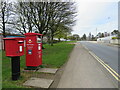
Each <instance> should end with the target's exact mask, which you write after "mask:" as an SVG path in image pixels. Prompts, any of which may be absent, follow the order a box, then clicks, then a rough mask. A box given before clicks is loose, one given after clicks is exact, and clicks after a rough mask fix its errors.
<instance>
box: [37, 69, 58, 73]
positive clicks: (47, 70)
mask: <svg viewBox="0 0 120 90" xmlns="http://www.w3.org/2000/svg"><path fill="white" fill-rule="evenodd" d="M57 70H58V69H57V68H55V69H54V68H40V69H39V70H38V71H37V72H43V73H52V74H55V73H56V71H57Z"/></svg>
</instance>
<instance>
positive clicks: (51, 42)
mask: <svg viewBox="0 0 120 90" xmlns="http://www.w3.org/2000/svg"><path fill="white" fill-rule="evenodd" d="M51 46H53V35H52V36H51Z"/></svg>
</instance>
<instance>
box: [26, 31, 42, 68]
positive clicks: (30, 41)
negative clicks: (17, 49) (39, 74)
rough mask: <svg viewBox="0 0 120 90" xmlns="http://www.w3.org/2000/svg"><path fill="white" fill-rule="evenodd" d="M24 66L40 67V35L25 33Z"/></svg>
mask: <svg viewBox="0 0 120 90" xmlns="http://www.w3.org/2000/svg"><path fill="white" fill-rule="evenodd" d="M25 40H26V66H27V67H38V66H40V65H42V34H38V33H26V34H25Z"/></svg>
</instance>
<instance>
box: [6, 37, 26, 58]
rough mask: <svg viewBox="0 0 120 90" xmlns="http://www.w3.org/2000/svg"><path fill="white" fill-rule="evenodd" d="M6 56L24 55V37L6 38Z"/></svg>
mask: <svg viewBox="0 0 120 90" xmlns="http://www.w3.org/2000/svg"><path fill="white" fill-rule="evenodd" d="M4 40H5V51H6V56H9V57H16V56H22V55H24V38H22V37H12V38H4Z"/></svg>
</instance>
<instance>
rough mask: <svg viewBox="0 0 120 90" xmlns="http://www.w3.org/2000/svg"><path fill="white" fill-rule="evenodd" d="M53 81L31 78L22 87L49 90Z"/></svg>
mask: <svg viewBox="0 0 120 90" xmlns="http://www.w3.org/2000/svg"><path fill="white" fill-rule="evenodd" d="M52 82H53V80H51V79H43V78H35V77H32V78H30V79H29V80H27V81H26V82H25V83H24V84H23V85H24V86H30V87H37V88H49V86H50V85H51V84H52Z"/></svg>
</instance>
